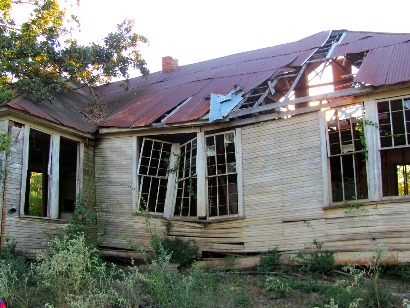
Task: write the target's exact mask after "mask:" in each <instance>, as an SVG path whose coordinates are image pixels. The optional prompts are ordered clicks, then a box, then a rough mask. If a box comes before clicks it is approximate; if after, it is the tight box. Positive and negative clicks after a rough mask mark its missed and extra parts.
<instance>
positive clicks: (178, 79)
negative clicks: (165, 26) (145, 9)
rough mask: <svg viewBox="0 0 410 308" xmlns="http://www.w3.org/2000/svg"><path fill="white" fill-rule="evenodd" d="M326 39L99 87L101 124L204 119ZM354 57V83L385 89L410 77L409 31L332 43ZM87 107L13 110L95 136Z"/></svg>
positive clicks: (70, 104)
mask: <svg viewBox="0 0 410 308" xmlns="http://www.w3.org/2000/svg"><path fill="white" fill-rule="evenodd" d="M339 32H340V31H339ZM329 34H330V32H329V31H323V32H319V33H317V34H315V35H312V36H310V37H307V38H304V39H302V40H299V41H296V42H292V43H288V44H282V45H278V46H274V47H268V48H263V49H259V50H254V51H249V52H243V53H239V54H234V55H230V56H226V57H221V58H217V59H213V60H208V61H204V62H199V63H195V64H190V65H185V66H181V67H178V68H177V69H176V70H175V71H172V72H167V73H163V72H157V73H153V74H151V75H149V76H148V78H142V77H137V78H133V79H131V80H129V84H128V86H127V87H128V90H127V91H125V89H124V85H123V82H116V83H112V84H108V85H104V86H100V87H99V88H98V89H97V91H98V94H99V97H101V99H100V101H101V102H102V103H104V104H107V106H108V112H109V116H108V118H107V119H106V120H105V121H104V122H103V123H100V126H101V127H120V128H127V127H141V126H149V125H151V124H152V123H157V122H160V121H162V122H164V123H166V124H175V123H182V122H189V121H195V120H198V119H201V117H203V116H204V115H205V114H207V112H208V111H209V107H210V101H209V96H210V94H211V93H220V94H226V93H228V92H229V91H231V90H232V89H233V88H234V87H235V86H236V85H240V86H241V87H242V89H243V91H244V92H245V94H246V93H249V92H250V91H252V90H253V89H254V88H255V87H257V86H259V85H261V84H262V83H264V82H266V81H267V80H268V79H270V80H273V79H274V78H275V76H277V75H279V74H282V73H284V72H287V71H292V70H295V69H298V68H299V69H300V67H301V66H302V65H303V64H304V63H305V62H306V61H307V60H309V58H310V56H311V55H312V54H313V53H314V52H315V51H316V50H317V48H319V47H321V46H322V45H323V44H324V43H325V42H326V41H327V39H328V37H329ZM349 54H363V55H365V57H364V60H363V62H362V64H361V66H360V68H359V72H358V73H357V75H356V77H355V80H354V81H355V82H359V83H363V84H370V85H374V86H380V85H389V84H394V83H399V82H403V81H408V80H410V57H409V55H410V34H390V33H373V32H350V31H346V32H345V34H344V35H343V36H342V38H341V41H339V42H337V43H334V48H333V49H332V50H331V55H330V56H329V57H330V58H337V57H340V56H346V55H349ZM89 102H90V98H89V97H88V96H85V95H81V94H79V93H61V94H57V95H56V102H55V103H53V104H50V103H48V102H42V103H41V102H40V103H36V102H34V101H33V100H31V99H29V98H21V99H17V100H14V101H12V102H10V103H9V104H8V105H9V106H10V107H12V108H16V109H20V110H24V111H26V112H28V113H30V114H33V115H35V116H38V117H41V118H44V119H46V120H49V121H52V122H55V123H60V124H62V125H66V126H69V127H73V128H76V129H79V130H82V131H85V132H93V131H96V129H97V127H95V126H92V125H90V124H88V123H87V122H86V121H85V119H84V116H83V113H82V112H83V110H84V109H85V107H86V106H87V104H88V103H89Z"/></svg>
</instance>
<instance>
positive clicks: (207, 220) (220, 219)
mask: <svg viewBox="0 0 410 308" xmlns="http://www.w3.org/2000/svg"><path fill="white" fill-rule="evenodd" d="M244 218H245V216H238V215H236V216H223V217H208V218H204V219H198V218H197V217H193V218H189V217H171V219H170V220H171V221H186V222H195V223H203V224H208V223H216V222H225V221H232V220H241V219H244Z"/></svg>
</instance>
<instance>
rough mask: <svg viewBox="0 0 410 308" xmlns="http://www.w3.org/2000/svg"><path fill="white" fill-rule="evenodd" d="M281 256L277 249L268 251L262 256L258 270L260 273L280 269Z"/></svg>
mask: <svg viewBox="0 0 410 308" xmlns="http://www.w3.org/2000/svg"><path fill="white" fill-rule="evenodd" d="M279 258H280V254H279V252H278V250H277V249H276V248H274V249H271V250H268V252H266V253H264V254H262V255H261V256H260V259H259V260H260V261H259V265H258V267H257V270H258V271H259V272H265V273H266V272H274V271H275V270H277V269H278V268H279V267H280V264H279Z"/></svg>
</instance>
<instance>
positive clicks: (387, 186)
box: [380, 148, 410, 196]
mask: <svg viewBox="0 0 410 308" xmlns="http://www.w3.org/2000/svg"><path fill="white" fill-rule="evenodd" d="M380 157H381V170H382V186H383V196H406V195H408V194H409V184H410V174H409V172H410V148H400V149H389V150H383V151H381V152H380Z"/></svg>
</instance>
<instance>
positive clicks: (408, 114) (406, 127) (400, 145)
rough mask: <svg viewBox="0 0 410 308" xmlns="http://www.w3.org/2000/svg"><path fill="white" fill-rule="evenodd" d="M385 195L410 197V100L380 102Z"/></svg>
mask: <svg viewBox="0 0 410 308" xmlns="http://www.w3.org/2000/svg"><path fill="white" fill-rule="evenodd" d="M377 111H378V119H379V130H380V145H381V150H380V157H381V171H382V186H383V196H403V195H408V193H409V190H408V184H409V177H408V172H409V170H410V169H409V165H410V148H408V146H409V143H410V98H396V99H391V100H384V101H380V102H378V103H377Z"/></svg>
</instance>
